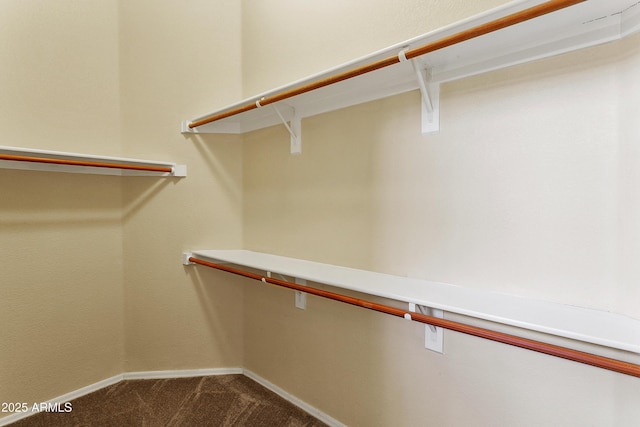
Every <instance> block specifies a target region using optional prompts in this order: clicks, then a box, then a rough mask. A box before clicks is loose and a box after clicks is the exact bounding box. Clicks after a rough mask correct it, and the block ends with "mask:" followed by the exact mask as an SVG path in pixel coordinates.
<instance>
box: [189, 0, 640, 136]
mask: <svg viewBox="0 0 640 427" xmlns="http://www.w3.org/2000/svg"><path fill="white" fill-rule="evenodd" d="M545 3H546V2H545V1H541V0H519V1H514V2H511V3H508V4H506V5H504V6H502V7H499V8H497V9H493V10H491V11H488V12H486V13H483V14H481V15H478V16H475V17H472V18H470V19H467V20H464V21H461V22H458V23H455V24H452V25H449V26H446V27H444V28H441V29H439V30H436V31H432V32H429V33H427V34H424V35H422V36H420V37H416V38H414V39H411V40H407V41H406V42H403V43H399V44H396V45H394V46H391V47H389V48H386V49H384V50H381V51H378V52H375V53H373V54H370V55H368V56H365V57H363V58H360V59H357V60H355V61H351V62H349V63H346V64H343V65H340V66H338V67H335V68H333V69H330V70H327V71H325V72H322V73H319V74H316V75H313V76H309V77H307V78H305V79H302V80H298V81H295V82H292V83H290V84H288V85H285V86H282V87H279V88H276V89H273V90H270V91H267V92H264V93H261V94H259V95H256V96H253V97H251V98H247V99H245V100H243V101H240V102H238V103H236V104H233V105H230V106H228V107H225V108H221V109H219V110H216V111H213V112H211V113H208V114H205V115H202V116H200V117H196V118H194V119H192V120H186V121H184V122H183V123H182V131H183V133H245V132H249V131H253V130H256V129H261V128H265V127H268V126H273V125H276V124H279V123H282V122H283V121H284V122H290V123H291V127H290V129H289V130H290V133H292V144H293V143H294V139H295V138H298V140H297V144H298V145H299V144H300V141H299V137H300V135H299V121H300V119H301V118H304V117H309V116H313V115H316V114H320V113H324V112H327V111H332V110H336V109H340V108H343V107H347V106H351V105H356V104H360V103H363V102H367V101H372V100H375V99H380V98H384V97H388V96H392V95H396V94H400V93H403V92H407V91H411V90H416V89H421V91H422V94H423V99H424V98H425V97H427V98H428V97H437V90H436V89H437V86H438V85H439V84H440V83H442V82H447V81H452V80H456V79H460V78H463V77H467V76H471V75H475V74H479V73H484V72H487V71H492V70H497V69H500V68H504V67H508V66H512V65H515V64H520V63H524V62H528V61H533V60H538V59H541V58H545V57H549V56H553V55H558V54H562V53H566V52H569V51H573V50H577V49H581V48H585V47H589V46H594V45H597V44H601V43H606V42H611V41H615V40H618V39H621V38H624V37H626V36H628V35H630V34H632V33H635V32H637V31H638V30H640V2H638V1H637V0H588V1H585V2H583V3H579V4H576V5H573V6H569V7H567V8H565V9H562V10H558V11H555V12H552V13H549V14H546V15H543V16H539V17H537V18H533V19H531V20H528V21H525V22H522V23H519V24H516V25H513V26H510V27H507V28H503V29H500V30H498V31H495V32H491V33H490V34H486V35H483V36H480V37H476V38H473V39H470V40H467V41H464V42H461V43H457V44H454V45H452V46H448V47H445V48H442V49H438V50H435V51H432V52H430V53H427V54H425V55H422V56H418V57H416V58H413V59H412V60H408V61H403V60H401V61H399V62H397V63H395V64H393V65H390V66H385V67H384V68H380V69H377V70H376V71H371V72H367V73H366V74H362V75H358V76H356V77H351V78H349V79H346V80H344V81H341V82H339V83H335V84H331V85H328V86H323V87H321V88H318V89H314V90H311V91H308V92H305V93H302V94H299V95H295V96H292V97H288V98H287V99H283V100H280V101H277V102H273V103H271V102H269V104H270V105H264V106H260V105H259V103H260V100H261V99H267V100H268V99H269V98H272V99H273V97H277V96H279V95H281V94H283V93H286V92H289V91H292V90H295V89H296V88H300V87H302V86H307V85H311V84H314V83H317V82H320V81H322V80H325V79H328V78H331V77H332V76H335V75H338V74H341V73H345V72H348V71H350V70H354V69H357V68H359V67H365V66H367V65H370V64H372V63H375V62H376V61H381V60H383V59H385V58H389V57H391V58H393V57H394V56H396V57H397V56H398V55H400V56H402V53H401V52H403V51H404V52H408V51H411V50H414V49H417V48H420V47H422V46H425V45H429V44H433V43H435V42H437V41H440V40H442V39H444V38H447V37H450V36H452V35H456V34H459V33H461V32H465V31H468V30H470V29H475V28H477V27H480V26H483V25H485V26H486V24H488V23H493V22H495V21H497V20H500V19H502V18H505V17H509V16H511V15H514V14H517V13H519V12H523V11H525V10H528V9H530V8H532V7H536V6H539V5H543V4H545ZM417 70H418V71H419V74H420V75H421V76H422V77H419V76H418V72H417ZM420 80H422V82H421V81H420ZM425 83H426V88H425ZM421 86H422V87H421ZM256 102H258V107H260V108H255V107H256ZM426 104H432V105H431V107H432V108H433V109H436V110H437V104H438V102H437V99H435V100H429V99H427V100H426ZM243 106H249V107H253V108H251V109H249V110H247V111H244V112H241V113H239V114H234V115H231V116H229V117H226V118H222V119H218V120H216V121H214V122H211V123H208V124H203V125H200V126H197V127H193V128H192V127H190V125H191V126H193V124H194V123H195V122H198V121H201V120H203V119H207V118H211V117H213V116H218V115H221V114H225V113H228V112H231V111H235V110H238V109H242V107H243ZM274 107H275V108H274ZM429 112H430V113H432V111H429ZM436 114H437V111H436ZM423 115H424V114H423ZM427 120H432V121H433V120H436V121H437V120H438V119H437V116H436V117H435V118H434V117H430V118H428V119H427ZM423 123H424V121H423ZM427 127H428V126H427ZM424 129H425V125H424V124H423V131H424ZM430 129H431V130H435V131H437V124H436V126H435V128H434V127H431V128H430ZM296 133H298V134H297V135H296ZM298 148H299V147H298Z"/></svg>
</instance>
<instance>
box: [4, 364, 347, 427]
mask: <svg viewBox="0 0 640 427" xmlns="http://www.w3.org/2000/svg"><path fill="white" fill-rule="evenodd" d="M234 374H242V375H245V376H247V377H249V378H251V379H252V380H254V381H255V382H257V383H258V384H261V385H262V386H264V387H266V388H268V389H269V390H271V391H273V392H274V393H276V394H277V395H278V396H280V397H282V398H283V399H286V400H288V401H289V402H291V403H292V404H294V405H296V406H297V407H299V408H300V409H302V410H303V411H305V412H307V413H309V414H311V415H313V416H314V417H316V418H317V419H319V420H320V421H322V422H324V423H325V424H328V425H329V426H331V427H346V426H345V425H344V424H342V423H341V422H339V421H338V420H336V419H334V418H331V417H330V416H329V415H327V414H325V413H324V412H322V411H320V410H319V409H316V408H314V407H313V406H311V405H309V404H308V403H306V402H304V401H302V400H300V399H298V398H297V397H295V396H294V395H292V394H290V393H288V392H286V391H284V390H283V389H281V388H280V387H278V386H276V385H275V384H273V383H270V382H269V381H267V380H265V379H264V378H262V377H261V376H259V375H257V374H255V373H253V372H251V371H249V370H247V369H243V368H215V369H185V370H171V371H140V372H125V373H123V374H119V375H114V376H113V377H110V378H107V379H104V380H101V381H98V382H96V383H93V384H91V385H88V386H86V387H82V388H80V389H78V390H75V391H72V392H70V393H66V394H63V395H62V396H58V397H56V398H54V399H51V400H48V401H47V402H46V403H47V404H49V403H51V404H54V405H55V404H56V403H60V404H63V403H66V402H68V401H70V400H73V399H77V398H79V397H82V396H84V395H87V394H89V393H93V392H95V391H98V390H101V389H103V388H105V387H109V386H110V385H113V384H116V383H118V382H120V381H123V380H145V379H162V378H188V377H204V376H213V375H234ZM36 413H37V412H31V411H29V412H20V413H15V414H11V415H9V416H6V417H2V418H0V427H2V426H7V425H9V424H12V423H15V422H16V421H19V420H21V419H23V418H27V417H28V416H31V415H34V414H36Z"/></svg>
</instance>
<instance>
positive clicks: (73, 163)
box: [0, 154, 173, 173]
mask: <svg viewBox="0 0 640 427" xmlns="http://www.w3.org/2000/svg"><path fill="white" fill-rule="evenodd" d="M0 160H11V161H18V162H32V163H48V164H56V165H69V166H89V167H97V168H109V169H129V170H138V171H148V172H163V173H173V168H172V167H169V166H141V165H130V164H126V163H103V162H91V161H86V160H69V159H53V158H47V157H34V156H18V155H13V154H0Z"/></svg>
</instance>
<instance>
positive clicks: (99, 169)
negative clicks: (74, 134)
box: [0, 146, 187, 177]
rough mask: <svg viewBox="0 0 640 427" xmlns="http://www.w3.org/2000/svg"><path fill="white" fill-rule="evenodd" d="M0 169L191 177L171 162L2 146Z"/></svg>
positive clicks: (180, 166)
mask: <svg viewBox="0 0 640 427" xmlns="http://www.w3.org/2000/svg"><path fill="white" fill-rule="evenodd" d="M0 169H21V170H33V171H48V172H68V173H83V174H97V175H120V176H159V177H185V176H187V167H186V166H185V165H177V164H175V163H170V162H158V161H153V160H141V159H129V158H122V157H107V156H97V155H91V154H79V153H70V152H62V151H49V150H39V149H30V148H19V147H6V146H0Z"/></svg>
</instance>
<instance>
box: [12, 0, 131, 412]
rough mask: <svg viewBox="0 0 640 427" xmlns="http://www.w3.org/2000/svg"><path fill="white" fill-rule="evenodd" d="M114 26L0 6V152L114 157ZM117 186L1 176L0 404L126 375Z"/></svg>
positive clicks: (109, 9)
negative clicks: (28, 150)
mask: <svg viewBox="0 0 640 427" xmlns="http://www.w3.org/2000/svg"><path fill="white" fill-rule="evenodd" d="M117 19H118V10H117V2H115V1H101V2H77V1H67V0H61V1H56V2H46V1H22V0H16V1H13V0H7V1H3V2H1V3H0V40H1V41H0V64H2V66H0V144H1V145H10V146H19V147H27V148H40V149H49V150H59V151H76V152H81V153H90V154H101V155H110V156H119V155H121V154H122V148H121V145H120V107H119V105H120V98H119V85H120V81H119V70H118V31H117V30H118V23H117ZM121 182H122V181H121V180H119V179H118V178H117V177H112V176H92V175H76V174H63V173H51V172H27V171H17V170H0V272H1V273H0V325H2V326H1V327H0V402H27V403H29V404H32V403H36V402H41V401H46V400H47V399H51V398H54V397H56V396H59V395H61V394H64V393H67V392H69V391H72V390H76V389H79V388H81V387H84V386H86V385H88V384H92V383H95V382H96V381H99V380H102V379H104V378H109V377H111V376H113V375H115V374H118V373H121V372H122V371H123V358H124V329H123V328H124V325H123V306H122V298H123V287H122V285H123V263H122V245H123V235H122V187H121V185H122V184H121ZM5 409H6V408H5ZM6 415H8V414H7V413H6V412H3V413H0V416H6Z"/></svg>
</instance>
